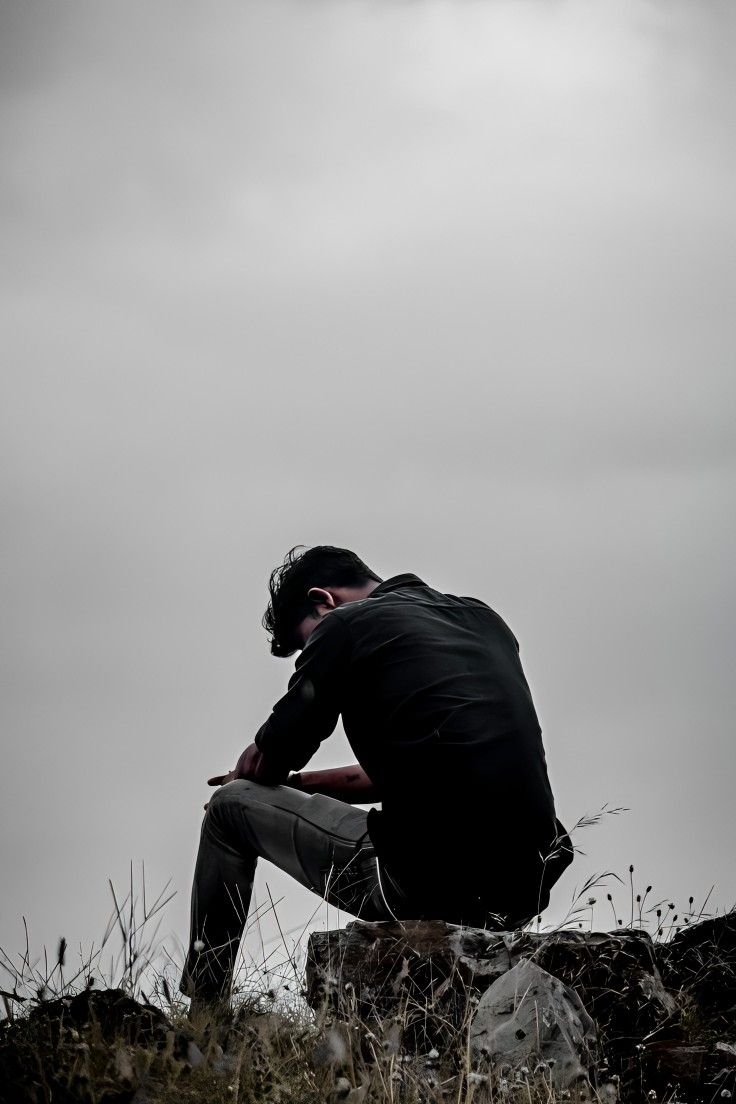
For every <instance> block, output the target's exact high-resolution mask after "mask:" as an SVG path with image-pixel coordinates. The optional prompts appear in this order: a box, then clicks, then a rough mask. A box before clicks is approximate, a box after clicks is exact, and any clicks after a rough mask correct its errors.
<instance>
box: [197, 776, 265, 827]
mask: <svg viewBox="0 0 736 1104" xmlns="http://www.w3.org/2000/svg"><path fill="white" fill-rule="evenodd" d="M257 787H258V783H257V782H252V781H251V780H250V779H249V778H236V779H234V780H233V781H232V782H226V783H225V785H224V786H220V787H219V789H217V790H215V792H214V793H213V795H212V797H211V798H210V799H209V802H208V804H207V815H208V816H210V817H212V816H217V814H218V812H220V811H222V810H225V809H228V808H230V807H232V806H233V805H244V804H247V803H248V801H249V799H250V797H251V795H252V794H253V792H254V789H255V788H257Z"/></svg>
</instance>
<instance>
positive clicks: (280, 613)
mask: <svg viewBox="0 0 736 1104" xmlns="http://www.w3.org/2000/svg"><path fill="white" fill-rule="evenodd" d="M300 548H304V549H305V551H304V552H299V549H300ZM371 579H373V580H375V581H376V582H377V583H380V582H382V579H381V578H380V577H379V576H378V575H376V573H375V571H371V569H370V568H369V567H367V566H366V565H365V564H364V563H363V561H362V560H361V559H360V558H359V557H358V556H356V555H355V553H354V552H350V551H348V549H347V548H333V546H332V545H331V544H317V545H315V546H314V548H307V547H306V545H303V544H297V545H295V546H294V547H293V548H292V549H291V551H289V552H287V553H286V556H285V557H284V562H283V563H282V564H279V566H278V567H275V568H274V569H273V571H272V572H271V576H270V578H269V580H268V589H269V592H270V594H271V601H270V602H269V603H268V606H267V607H266V612H265V613H264V615H263V627H264V629H266V631H267V632H269V633H271V654H272V655H275V656H281V657H282V658H285V657H286V656H290V655H292V654H293V653H294V652H295V651H296V650H297V648H298V647H299V643H298V641H296V640H295V639H294V636H293V635H292V634H293V632H294V629H295V628H296V626H297V625H298V624H299V622H300V621H303V620H304V618H305V617H308V616H309V614H310V613H312V612H313V610H314V603H313V602H312V600H311V598H308V597H307V591H309V590H310V589H311V587H314V586H321V587H324V586H360V584H361V583H367V582H369V581H370V580H371Z"/></svg>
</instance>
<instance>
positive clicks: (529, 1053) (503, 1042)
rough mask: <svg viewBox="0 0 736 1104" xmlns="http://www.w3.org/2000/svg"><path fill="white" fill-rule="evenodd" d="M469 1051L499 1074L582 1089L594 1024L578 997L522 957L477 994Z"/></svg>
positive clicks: (590, 1071) (591, 1060) (592, 1056)
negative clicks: (534, 1077) (540, 1077)
mask: <svg viewBox="0 0 736 1104" xmlns="http://www.w3.org/2000/svg"><path fill="white" fill-rule="evenodd" d="M470 1046H471V1052H472V1054H473V1055H474V1057H475V1058H476V1059H485V1060H487V1061H489V1062H490V1063H491V1064H492V1066H493V1067H494V1069H495V1070H496V1071H497V1072H498V1073H501V1074H504V1075H506V1076H508V1075H509V1074H511V1075H513V1074H519V1073H520V1072H521V1073H525V1074H530V1073H531V1074H533V1073H534V1072H539V1071H540V1068H541V1069H543V1070H546V1074H545V1080H548V1081H549V1083H550V1084H551V1085H552V1086H553V1087H554V1088H555V1089H557V1090H560V1091H561V1090H565V1089H567V1090H570V1089H572V1088H577V1089H580V1087H581V1084H584V1085H586V1086H588V1087H590V1086H591V1082H592V1081H593V1080H594V1077H595V1075H594V1070H595V1065H596V1062H597V1060H598V1058H599V1047H598V1039H597V1035H596V1030H595V1024H594V1023H593V1020H592V1019H591V1018H590V1016H589V1015H588V1013H587V1012H586V1010H585V1008H584V1006H583V1003H582V1001H581V1000H580V997H579V996H578V995H577V993H575V992H574V991H573V990H572V989H570V988H569V987H568V986H566V985H563V983H562V982H561V981H560V980H559V979H558V978H556V977H553V976H552V975H551V974H548V973H547V971H546V970H543V969H542V968H541V967H540V966H537V964H536V963H535V962H533V961H532V960H531V959H528V958H523V959H521V960H520V961H519V962H517V964H516V965H515V966H514V967H513V968H512V969H511V970H509V971H508V972H507V973H505V974H504V975H503V976H502V977H500V978H498V979H497V980H496V981H494V982H493V984H492V985H491V986H490V988H488V989H486V991H485V993H484V994H483V996H482V997H481V998H480V1001H479V1003H478V1007H477V1009H476V1011H475V1014H474V1015H473V1019H472V1021H471V1024H470Z"/></svg>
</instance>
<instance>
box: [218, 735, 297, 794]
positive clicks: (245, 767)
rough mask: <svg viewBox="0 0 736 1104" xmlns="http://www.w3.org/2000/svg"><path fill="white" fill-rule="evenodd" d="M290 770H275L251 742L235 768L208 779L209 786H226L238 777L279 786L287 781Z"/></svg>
mask: <svg viewBox="0 0 736 1104" xmlns="http://www.w3.org/2000/svg"><path fill="white" fill-rule="evenodd" d="M288 773H289V772H288V771H275V770H274V769H273V767H271V766H270V765H269V764H268V763H267V761H266V759H265V757H264V755H263V752H261V751H259V750H258V748H257V747H256V745H255V744H249V745H248V747H247V748H246V749H245V751H244V752H243V754H242V755H241V756H240V758H239V759H238V761H237V763H236V764H235V768H234V770H231V771H228V773H227V774H216V775H214V776H213V777H212V778H208V779H207V785H208V786H224V785H225V783H226V782H232V781H233V780H234V779H236V778H248V779H250V780H251V781H252V782H261V783H262V784H263V785H264V786H277V785H278V784H279V783H280V782H285V781H286V778H287V777H288Z"/></svg>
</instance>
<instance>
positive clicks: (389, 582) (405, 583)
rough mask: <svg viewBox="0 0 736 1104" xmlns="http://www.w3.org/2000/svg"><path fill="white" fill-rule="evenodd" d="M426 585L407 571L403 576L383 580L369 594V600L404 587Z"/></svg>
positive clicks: (393, 576)
mask: <svg viewBox="0 0 736 1104" xmlns="http://www.w3.org/2000/svg"><path fill="white" fill-rule="evenodd" d="M426 585H427V584H426V583H425V582H424V581H423V580H422V579H420V578H419V576H418V575H412V573H411V572H410V571H407V572H406V573H405V574H403V575H392V576H391V578H390V579H384V580H383V582H382V583H379V584H378V586H377V587H376V588H375V589H374V590H372V591H371V592H370V594H369V595H368V597H369V598H380V596H381V595H382V594H387V593H388V592H389V591H391V590H401V589H403V588H404V587H412V586H426Z"/></svg>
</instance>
